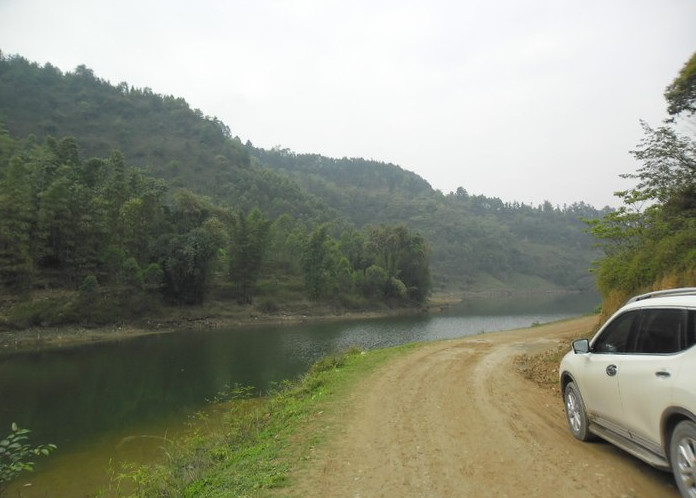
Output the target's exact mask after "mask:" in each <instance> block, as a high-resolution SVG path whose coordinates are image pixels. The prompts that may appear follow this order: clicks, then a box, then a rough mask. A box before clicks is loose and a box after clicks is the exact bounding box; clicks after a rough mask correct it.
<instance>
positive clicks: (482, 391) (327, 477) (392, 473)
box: [282, 317, 678, 498]
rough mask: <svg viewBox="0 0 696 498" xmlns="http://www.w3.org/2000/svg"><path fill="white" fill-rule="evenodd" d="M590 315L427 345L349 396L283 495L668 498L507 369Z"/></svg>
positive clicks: (662, 484)
mask: <svg viewBox="0 0 696 498" xmlns="http://www.w3.org/2000/svg"><path fill="white" fill-rule="evenodd" d="M595 322H596V317H587V318H582V319H578V320H573V321H568V322H561V323H557V324H551V325H546V326H542V327H537V328H533V329H526V330H521V331H512V332H505V333H496V334H486V335H480V336H475V337H471V338H466V339H460V340H454V341H448V342H439V343H433V344H432V345H427V346H425V347H423V348H420V349H418V350H417V351H416V352H415V353H413V354H410V355H408V356H406V357H403V358H401V359H399V360H396V361H395V362H392V363H391V364H389V365H387V366H386V367H385V368H383V369H381V370H380V371H379V372H378V373H377V374H376V375H373V376H372V377H370V378H369V379H368V380H367V381H366V382H365V383H364V384H363V385H362V386H360V387H359V389H357V390H356V391H355V394H354V395H353V399H352V400H351V407H350V409H349V410H348V412H347V413H344V414H343V415H341V416H340V419H339V417H336V418H335V419H334V420H332V421H331V422H330V423H331V424H332V425H334V430H335V432H336V436H335V437H334V438H332V439H331V440H330V442H329V443H327V444H325V445H323V446H321V447H319V448H317V449H316V450H315V451H314V454H313V456H312V459H311V460H310V462H309V463H308V464H307V466H306V467H305V468H304V469H303V470H302V471H300V472H299V473H298V474H297V475H295V476H293V477H292V483H293V484H292V486H291V487H290V488H289V489H288V488H286V489H284V490H283V492H282V494H283V495H284V496H287V495H288V494H290V495H292V496H303V497H310V496H317V497H324V496H332V497H351V498H356V497H363V498H366V497H378V496H384V497H396V496H398V497H460V496H477V497H478V496H515V497H519V496H530V497H531V496H534V497H537V496H565V497H568V496H571V497H574V496H577V497H587V496H596V497H657V496H659V497H670V496H678V492H677V490H676V488H675V486H674V484H673V481H672V477H671V475H670V474H667V473H663V472H660V471H657V470H654V469H652V468H651V467H649V466H647V465H644V464H643V463H641V462H640V461H638V460H636V459H635V458H633V457H631V456H629V455H627V454H625V453H623V452H622V451H620V450H618V449H616V448H614V447H613V446H611V445H609V444H606V443H602V442H598V443H580V442H579V441H576V440H575V439H574V438H573V437H572V436H571V434H570V432H569V430H568V428H567V425H566V421H565V418H564V413H563V403H562V401H561V398H560V395H559V393H558V389H555V390H554V389H552V388H549V387H541V386H539V385H538V384H536V383H534V382H532V381H530V380H528V379H526V378H524V377H523V376H522V375H521V374H520V372H519V368H518V367H516V358H518V357H519V356H520V355H521V354H525V353H535V352H540V351H544V350H547V349H549V348H556V347H557V344H558V342H559V339H560V338H568V337H583V336H587V335H588V334H589V332H590V330H591V329H592V328H593V325H594V324H595Z"/></svg>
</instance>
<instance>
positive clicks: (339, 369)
mask: <svg viewBox="0 0 696 498" xmlns="http://www.w3.org/2000/svg"><path fill="white" fill-rule="evenodd" d="M419 346H420V345H418V344H412V345H405V346H400V347H396V348H390V349H381V350H375V351H371V352H367V353H365V352H360V351H359V350H352V351H350V352H348V353H346V354H344V355H335V356H330V357H327V358H324V359H322V360H321V361H319V362H317V363H316V364H315V365H314V366H313V367H312V368H311V369H310V371H309V372H308V373H307V374H306V375H305V376H303V377H302V378H300V379H298V380H297V381H294V382H284V383H282V384H281V385H279V386H278V387H277V388H276V389H275V390H274V392H272V393H271V394H269V395H268V396H266V397H263V398H247V399H233V400H232V401H229V402H225V403H221V404H218V405H215V406H214V407H212V409H211V410H208V411H204V412H201V413H199V414H198V416H197V417H196V418H195V419H194V421H193V423H192V427H191V430H190V432H189V434H188V435H187V436H186V437H182V438H181V439H179V440H177V441H171V442H169V443H168V446H167V460H166V461H165V462H163V463H160V464H153V465H149V466H139V467H135V466H131V467H129V468H127V469H124V471H123V472H122V473H120V474H119V475H117V476H115V477H114V479H113V483H112V487H111V489H110V490H105V491H104V492H103V493H102V494H103V495H104V496H111V495H113V494H117V495H119V496H123V495H130V496H136V497H150V496H159V497H162V496H165V497H166V496H177V497H180V496H181V497H187V496H195V497H222V496H226V497H228V496H236V497H244V496H271V495H273V494H277V492H278V489H279V488H283V487H286V486H289V485H290V484H291V482H290V476H291V474H292V471H293V470H295V469H298V468H299V467H301V466H302V465H306V463H307V462H308V459H309V455H310V453H311V448H313V447H315V446H317V445H320V444H322V443H323V442H324V441H326V440H327V439H328V438H330V437H331V435H332V434H333V430H334V429H333V427H334V425H335V423H336V422H337V421H338V420H339V418H340V417H341V416H345V413H346V411H347V409H348V407H349V404H348V403H349V396H348V395H349V394H350V393H351V392H352V391H353V390H354V389H355V388H356V387H357V386H358V385H359V384H360V381H361V380H363V379H365V378H367V377H368V376H369V375H370V374H371V373H372V372H374V371H375V370H376V369H377V368H379V367H380V366H381V365H383V364H384V363H385V362H387V361H389V360H391V359H393V358H395V357H397V356H400V355H404V354H407V353H408V352H410V351H412V350H413V349H415V348H417V347H419ZM238 392H239V393H240V396H241V395H242V394H243V392H244V390H243V389H242V390H239V391H238ZM233 397H234V396H233ZM242 398H243V396H242Z"/></svg>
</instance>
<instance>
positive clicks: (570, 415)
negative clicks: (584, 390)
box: [563, 382, 594, 441]
mask: <svg viewBox="0 0 696 498" xmlns="http://www.w3.org/2000/svg"><path fill="white" fill-rule="evenodd" d="M563 401H564V404H565V412H566V418H567V419H568V427H570V431H571V432H572V433H573V436H575V437H576V438H577V439H579V440H580V441H589V440H591V439H594V435H593V434H592V433H591V432H590V430H589V425H590V424H589V421H588V420H587V412H585V403H584V402H583V401H582V396H580V391H579V390H578V388H577V386H576V385H575V383H574V382H568V385H567V386H566V387H565V391H564V393H563Z"/></svg>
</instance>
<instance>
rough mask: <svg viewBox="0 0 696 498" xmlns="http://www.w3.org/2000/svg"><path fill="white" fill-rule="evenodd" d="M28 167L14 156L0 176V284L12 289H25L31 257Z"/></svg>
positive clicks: (30, 266)
mask: <svg viewBox="0 0 696 498" xmlns="http://www.w3.org/2000/svg"><path fill="white" fill-rule="evenodd" d="M27 176H28V171H27V168H26V167H25V164H24V163H23V161H22V160H21V159H20V158H18V157H14V158H13V159H12V160H11V161H10V168H9V171H8V172H7V176H6V177H5V178H4V179H0V283H2V284H3V285H4V286H5V287H7V288H9V289H11V290H12V291H15V292H20V293H24V292H28V291H29V290H30V289H31V277H32V274H33V271H34V260H33V257H32V255H31V234H32V225H33V223H34V221H35V220H34V213H33V209H32V191H31V187H30V185H29V183H28V182H27V181H26V178H27Z"/></svg>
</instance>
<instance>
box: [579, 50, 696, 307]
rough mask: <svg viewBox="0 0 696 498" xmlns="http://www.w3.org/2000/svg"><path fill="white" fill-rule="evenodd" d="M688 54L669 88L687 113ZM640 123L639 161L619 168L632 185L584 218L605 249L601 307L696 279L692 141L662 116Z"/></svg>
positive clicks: (690, 97)
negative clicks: (655, 124)
mask: <svg viewBox="0 0 696 498" xmlns="http://www.w3.org/2000/svg"><path fill="white" fill-rule="evenodd" d="M695 60H696V59H695V58H694V57H692V58H691V60H690V61H689V62H688V63H687V65H686V66H685V68H684V69H683V70H682V72H681V73H680V75H679V77H678V78H677V80H675V82H674V84H673V85H671V86H670V87H669V88H668V92H667V95H666V96H667V99H668V102H669V105H670V109H669V112H670V113H671V114H679V113H681V112H690V113H693V110H694V107H693V105H694V100H696V97H695V96H694V94H693V88H691V87H692V86H693V77H694V74H693V73H694V71H693V69H694V61H695ZM642 124H643V131H644V135H645V136H644V138H643V140H641V142H640V144H639V145H638V147H637V148H636V150H634V151H632V154H633V156H634V157H635V158H636V159H637V160H639V161H640V162H641V164H642V165H641V167H639V168H638V170H637V171H636V173H633V174H626V175H622V176H624V177H626V178H630V179H633V180H636V181H637V184H636V186H635V187H634V188H632V189H630V190H627V191H625V192H618V193H617V194H616V195H617V196H618V197H620V198H621V200H622V201H623V204H624V205H623V206H622V207H621V208H619V209H618V210H616V211H615V212H612V213H609V214H607V215H606V216H605V217H604V218H603V219H601V220H593V221H591V222H590V229H591V231H592V233H593V234H594V235H595V236H596V237H597V238H598V239H599V240H600V242H601V245H602V247H603V249H604V252H605V257H604V259H602V260H600V261H599V262H598V264H597V283H598V287H599V289H600V290H601V292H602V294H603V295H604V297H605V306H604V313H606V314H610V313H611V312H612V311H613V310H614V309H615V308H616V306H618V305H620V304H621V300H620V298H619V297H621V298H625V297H627V296H630V295H632V294H636V293H639V292H643V291H647V290H651V289H659V288H662V287H665V286H667V287H671V286H676V285H694V284H696V251H695V250H694V247H696V143H695V142H694V141H693V138H692V137H690V136H687V135H683V134H680V133H678V131H677V129H676V128H675V127H673V126H672V125H671V124H670V123H669V122H668V123H666V124H665V125H664V126H661V127H659V128H651V127H650V126H648V125H647V124H645V123H642ZM607 303H611V306H608V305H606V304H607Z"/></svg>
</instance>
